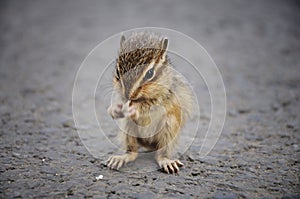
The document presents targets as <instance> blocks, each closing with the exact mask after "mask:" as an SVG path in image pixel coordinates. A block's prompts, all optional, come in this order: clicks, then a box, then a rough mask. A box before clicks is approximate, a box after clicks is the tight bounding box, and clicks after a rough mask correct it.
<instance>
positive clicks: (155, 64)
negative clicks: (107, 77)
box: [114, 32, 172, 103]
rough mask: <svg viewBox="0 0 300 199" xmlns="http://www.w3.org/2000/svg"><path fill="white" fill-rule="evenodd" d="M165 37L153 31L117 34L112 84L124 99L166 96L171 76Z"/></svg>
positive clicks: (149, 98) (139, 99)
mask: <svg viewBox="0 0 300 199" xmlns="http://www.w3.org/2000/svg"><path fill="white" fill-rule="evenodd" d="M167 48H168V39H167V38H165V37H161V36H159V35H157V34H154V33H149V32H138V33H133V34H131V35H130V36H129V37H128V38H125V36H124V35H122V36H121V41H120V50H119V55H118V58H117V61H116V67H115V75H114V85H115V88H117V90H118V91H119V93H120V94H121V96H122V98H123V99H124V100H125V101H128V100H131V101H136V102H139V101H148V103H149V102H150V101H152V100H154V101H155V100H158V99H159V98H160V97H162V96H164V95H168V93H169V92H170V91H169V87H170V82H171V79H172V78H171V76H170V72H169V68H170V64H169V59H168V57H167Z"/></svg>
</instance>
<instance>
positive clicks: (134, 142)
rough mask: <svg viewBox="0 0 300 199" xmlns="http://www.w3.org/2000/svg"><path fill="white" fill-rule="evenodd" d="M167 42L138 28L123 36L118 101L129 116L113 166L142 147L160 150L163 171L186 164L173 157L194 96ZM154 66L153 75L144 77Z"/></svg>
mask: <svg viewBox="0 0 300 199" xmlns="http://www.w3.org/2000/svg"><path fill="white" fill-rule="evenodd" d="M167 43H168V41H167V40H166V39H164V38H162V37H160V36H158V35H155V34H153V33H147V32H146V33H145V32H141V33H134V34H132V35H130V36H129V37H128V38H127V39H125V37H124V38H123V37H122V40H121V47H120V52H119V57H118V59H117V66H116V70H117V71H118V74H119V76H118V77H117V76H115V78H114V87H115V88H116V90H117V91H118V93H119V94H120V101H119V102H118V103H119V104H122V106H123V109H122V110H120V111H123V112H124V115H125V118H124V119H123V122H122V129H123V130H124V132H122V133H123V135H124V141H125V145H126V150H127V153H126V154H125V155H123V156H113V157H111V158H110V159H109V160H108V166H109V167H110V168H116V169H119V168H120V167H121V166H122V165H123V164H125V163H127V162H128V161H133V160H134V159H135V158H136V157H137V151H138V147H139V146H143V147H145V148H147V149H149V150H152V151H157V152H156V160H157V162H158V164H159V166H160V167H161V168H162V169H163V170H164V171H165V172H168V173H169V172H177V171H178V170H179V169H178V167H179V166H182V165H183V164H182V163H181V162H180V161H179V160H171V159H170V157H171V155H172V152H173V150H174V146H175V145H176V142H177V139H178V137H179V133H180V130H181V128H182V127H183V125H184V123H185V121H186V119H187V117H188V115H189V114H190V113H191V111H192V104H193V100H192V97H191V96H192V95H191V90H190V88H189V86H188V85H187V83H186V82H184V81H183V80H182V78H181V77H180V76H178V75H177V74H176V73H175V72H174V71H173V70H172V67H171V65H170V64H169V60H168V57H167V55H166V48H167ZM137 47H138V49H137ZM152 66H153V68H154V76H153V77H152V78H151V79H145V74H146V73H147V71H148V70H149V68H151V67H152ZM133 108H134V109H135V112H134V113H133V114H132V113H130V109H131V110H132V109H133ZM127 112H129V113H130V114H129V116H128V117H126V113H127ZM121 115H122V114H121ZM112 116H113V115H112ZM113 117H114V116H113ZM114 118H115V117H114Z"/></svg>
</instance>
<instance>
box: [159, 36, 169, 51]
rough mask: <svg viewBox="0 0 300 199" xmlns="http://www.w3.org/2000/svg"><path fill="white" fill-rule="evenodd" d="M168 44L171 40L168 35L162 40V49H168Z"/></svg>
mask: <svg viewBox="0 0 300 199" xmlns="http://www.w3.org/2000/svg"><path fill="white" fill-rule="evenodd" d="M168 44H169V40H168V38H167V37H165V38H163V40H162V42H161V49H162V50H164V51H166V50H167V48H168Z"/></svg>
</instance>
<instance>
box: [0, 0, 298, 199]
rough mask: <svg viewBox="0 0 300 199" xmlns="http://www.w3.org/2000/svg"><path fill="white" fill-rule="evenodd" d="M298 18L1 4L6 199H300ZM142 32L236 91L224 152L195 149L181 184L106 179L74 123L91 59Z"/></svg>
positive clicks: (128, 6) (274, 8)
mask: <svg viewBox="0 0 300 199" xmlns="http://www.w3.org/2000/svg"><path fill="white" fill-rule="evenodd" d="M299 13H300V4H299V2H298V1H292V0H289V1H279V0H278V1H277V0H274V1H259V0H254V1H246V0H244V1H238V0H236V1H233V0H224V1H216V0H212V1H209V0H206V1H196V0H195V1H179V0H175V1H114V0H113V1H32V0H31V1H21V0H20V1H1V3H0V29H1V36H0V102H1V104H0V115H1V120H0V127H1V128H0V182H1V183H0V198H43V197H44V198H64V197H71V198H84V197H91V198H197V197H198V198H299V197H300V195H299V190H300V189H299V165H300V164H299V158H300V156H299V155H300V134H299V128H300V126H299V121H300V115H299V110H300V105H299V97H300V96H299V95H300V62H299V52H300V26H299V22H300V14H299ZM144 26H158V27H166V28H171V29H175V30H178V31H181V32H183V33H185V34H187V35H189V36H191V37H192V38H194V39H195V40H197V41H198V42H199V43H201V44H202V45H203V46H204V47H205V48H206V50H207V51H208V52H209V54H210V55H211V56H212V57H213V59H214V60H215V62H216V64H217V65H218V66H219V69H220V72H221V74H222V76H223V79H224V83H225V87H226V91H227V110H228V113H227V117H226V123H225V126H224V130H223V132H222V134H221V137H220V138H219V140H218V143H217V144H216V146H215V147H214V149H213V150H212V151H211V153H209V155H208V156H206V157H205V158H199V157H198V154H197V151H198V150H199V149H197V147H196V146H194V147H191V148H190V149H189V150H188V151H187V152H186V153H185V154H184V155H183V156H182V157H181V160H182V161H183V162H184V163H185V165H186V166H185V168H184V169H183V170H182V171H181V172H180V173H179V175H166V174H164V173H161V172H159V171H153V172H149V173H130V172H126V173H124V172H117V171H111V170H108V169H107V168H106V167H105V166H104V165H103V164H101V163H102V161H103V160H102V159H97V158H94V157H93V156H92V155H91V154H90V153H89V152H88V151H87V149H86V148H85V147H84V146H83V144H82V142H81V140H80V138H79V136H78V134H77V132H76V130H75V129H74V124H73V122H72V107H71V102H72V101H71V100H72V99H71V95H72V87H73V83H74V79H75V74H76V71H77V69H78V68H79V66H80V64H81V62H82V61H83V60H84V58H85V56H86V55H87V54H88V53H89V52H90V51H91V50H92V49H93V48H94V47H95V46H96V45H97V44H98V43H99V42H101V41H103V40H104V39H106V38H107V37H109V36H111V35H112V34H115V33H118V32H121V31H124V30H127V29H131V28H135V27H144ZM196 90H198V89H196ZM200 91H201V90H199V92H200ZM103 114H104V113H103ZM202 119H203V121H200V124H201V123H202V124H207V121H206V120H207V118H205V117H203V118H202ZM106 125H107V126H110V125H112V126H113V125H114V123H107V124H106ZM187 128H188V127H187ZM107 155H108V154H107ZM128 169H129V170H130V167H129V168H128ZM100 174H102V175H103V179H101V180H98V181H97V180H96V178H95V177H96V176H98V175H100Z"/></svg>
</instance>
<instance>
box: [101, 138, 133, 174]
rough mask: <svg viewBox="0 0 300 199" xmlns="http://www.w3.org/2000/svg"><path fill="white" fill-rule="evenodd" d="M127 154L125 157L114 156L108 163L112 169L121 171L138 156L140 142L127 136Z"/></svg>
mask: <svg viewBox="0 0 300 199" xmlns="http://www.w3.org/2000/svg"><path fill="white" fill-rule="evenodd" d="M125 139H126V151H127V152H126V153H125V154H124V155H114V156H111V157H109V158H108V160H107V161H106V164H107V166H108V167H109V168H110V169H116V170H119V169H120V168H121V167H122V166H123V165H125V164H127V163H128V162H132V161H134V160H135V159H136V158H137V156H138V142H137V139H136V138H135V137H133V136H130V135H126V138H125Z"/></svg>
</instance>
